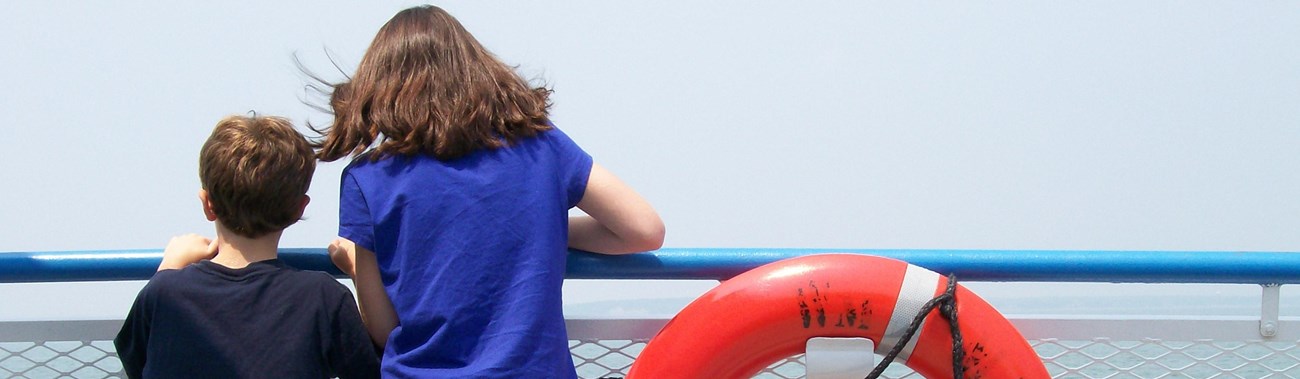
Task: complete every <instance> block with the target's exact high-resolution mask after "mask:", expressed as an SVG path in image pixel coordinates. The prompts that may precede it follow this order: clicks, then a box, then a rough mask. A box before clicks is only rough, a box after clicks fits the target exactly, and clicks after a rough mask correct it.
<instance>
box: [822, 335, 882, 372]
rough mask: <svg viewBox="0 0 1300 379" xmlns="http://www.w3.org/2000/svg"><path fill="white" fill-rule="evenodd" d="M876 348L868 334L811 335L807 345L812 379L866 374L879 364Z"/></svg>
mask: <svg viewBox="0 0 1300 379" xmlns="http://www.w3.org/2000/svg"><path fill="white" fill-rule="evenodd" d="M875 351H876V343H875V342H872V341H871V340H869V339H866V338H858V337H849V338H832V337H813V338H810V339H808V344H807V346H806V347H805V348H804V362H805V364H806V365H807V370H808V371H807V373H808V379H848V378H853V379H861V378H864V377H866V376H867V374H870V373H871V369H873V368H875V366H876V353H875Z"/></svg>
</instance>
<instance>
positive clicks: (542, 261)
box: [316, 6, 664, 378]
mask: <svg viewBox="0 0 1300 379" xmlns="http://www.w3.org/2000/svg"><path fill="white" fill-rule="evenodd" d="M549 95H550V91H549V90H547V89H545V88H534V87H531V86H530V85H529V83H528V82H527V81H525V80H524V79H523V78H522V77H520V76H519V75H518V74H517V73H515V72H514V70H513V69H512V68H511V67H509V66H506V65H505V64H503V63H502V62H500V61H499V60H497V58H496V57H494V56H493V55H492V54H491V53H489V52H488V51H487V50H485V49H484V48H483V46H481V45H480V44H479V43H478V41H477V40H475V39H474V37H473V36H471V35H470V34H469V32H467V31H465V29H464V27H462V26H461V24H460V23H459V22H458V21H456V19H455V18H453V17H452V16H451V15H449V14H447V12H445V11H443V10H442V9H439V8H438V7H434V6H422V7H416V8H411V9H407V10H404V11H401V12H399V13H398V14H397V15H396V16H393V18H392V19H391V20H389V21H388V23H387V24H385V25H384V26H383V27H382V28H381V29H380V30H379V33H378V35H376V36H375V39H374V41H373V42H372V43H371V45H370V47H369V48H368V49H367V50H366V54H365V56H364V57H363V58H362V59H361V63H360V65H359V67H358V68H357V71H356V73H355V75H353V76H352V78H351V80H350V81H348V82H344V83H340V84H337V85H334V91H333V93H332V94H331V96H330V107H331V108H332V111H333V112H334V117H335V118H334V121H333V124H332V125H330V126H329V127H328V128H326V129H325V130H324V131H323V132H321V131H318V132H321V134H322V139H320V140H319V141H317V142H316V145H317V146H316V147H317V148H318V157H319V158H320V159H321V160H324V161H334V160H337V159H341V158H344V157H348V156H355V158H354V159H353V160H352V163H351V164H349V165H348V167H347V168H346V169H345V170H344V171H343V175H342V184H341V193H340V200H339V236H340V239H338V240H336V241H335V242H334V243H333V244H331V245H330V249H329V250H330V254H331V258H333V259H334V260H335V262H336V264H338V265H339V268H340V269H342V270H343V272H345V273H347V274H348V275H350V276H352V278H353V281H354V282H355V284H356V287H357V293H358V297H359V303H360V307H361V312H362V315H363V319H364V321H365V323H366V325H367V329H368V330H369V332H370V334H371V336H372V338H373V339H374V342H375V343H376V345H378V346H380V347H382V348H383V351H384V353H383V360H382V370H383V373H384V375H385V376H387V377H419V378H434V377H474V378H576V374H575V372H574V367H573V363H572V359H571V358H570V355H569V350H568V338H567V336H566V333H565V329H564V319H563V314H562V312H561V307H560V304H561V303H560V286H561V284H562V282H563V279H564V267H565V254H566V251H567V249H566V248H567V247H572V248H576V249H581V250H587V251H592V252H599V253H607V254H623V253H631V252H637V251H646V250H653V249H657V248H659V247H660V246H661V245H662V244H663V235H664V228H663V222H662V221H661V220H660V219H659V216H658V214H656V213H655V211H654V209H653V208H651V206H650V204H648V203H647V202H646V201H645V200H644V199H642V198H641V197H640V196H639V195H637V194H636V192H634V191H633V190H632V189H631V188H629V187H628V186H627V185H625V184H623V183H622V182H621V181H619V180H618V178H616V177H615V176H614V175H613V174H611V173H610V172H609V171H606V170H605V169H604V168H602V167H601V166H600V165H598V164H595V163H593V161H592V158H591V157H590V156H589V155H587V153H585V152H583V151H582V149H581V148H579V147H578V146H577V145H576V144H574V142H573V141H572V140H570V139H569V137H568V136H566V135H565V134H564V133H563V132H561V131H560V130H559V129H556V128H555V126H554V125H552V124H551V121H550V119H549V118H548V116H547V112H548V108H549V107H550V101H549V99H548V96H549ZM575 205H576V206H577V207H578V208H580V209H582V210H583V211H584V212H585V213H586V214H587V215H589V216H580V217H568V210H569V209H570V208H572V207H573V206H575Z"/></svg>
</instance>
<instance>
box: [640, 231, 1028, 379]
mask: <svg viewBox="0 0 1300 379" xmlns="http://www.w3.org/2000/svg"><path fill="white" fill-rule="evenodd" d="M947 283H948V279H947V278H944V277H942V276H940V275H939V274H937V273H935V272H933V271H929V270H926V269H924V268H920V267H917V266H913V265H910V264H907V263H906V262H903V261H899V260H895V259H889V258H884V257H876V256H868V255H855V254H822V255H810V256H804V257H798V258H791V259H786V260H782V261H778V262H774V263H770V264H767V265H764V266H761V267H758V268H755V269H753V270H750V271H747V272H745V273H743V274H740V275H738V276H736V277H735V278H732V279H730V280H727V281H726V282H723V283H722V284H721V285H719V286H718V287H715V288H714V289H712V290H710V291H709V292H707V293H705V294H704V295H702V296H700V297H699V298H698V299H696V300H695V301H694V302H692V303H691V304H690V305H687V306H686V308H685V309H683V310H682V311H681V312H680V313H678V314H677V316H676V317H673V319H672V320H671V321H669V322H668V324H667V325H665V326H664V328H663V330H660V331H659V333H658V334H657V335H655V337H654V338H653V339H651V340H650V342H649V343H648V344H647V345H646V347H645V349H644V350H642V351H641V354H640V356H639V357H638V358H637V359H636V361H635V362H634V363H633V364H632V368H631V369H630V370H629V372H628V378H629V379H632V378H636V379H661V378H683V379H692V378H698V379H723V378H750V377H753V375H755V374H757V373H758V372H759V371H760V370H762V369H763V368H765V367H767V366H768V365H770V364H772V363H773V362H776V361H777V360H779V359H784V358H787V357H790V356H793V355H795V354H799V353H803V352H804V346H805V345H804V344H805V343H806V341H807V340H808V339H809V338H812V337H864V338H868V339H870V340H872V341H873V342H875V344H876V353H877V354H884V353H886V352H888V351H889V350H890V349H891V348H893V347H894V345H896V344H897V343H898V339H899V335H900V334H902V332H903V331H904V330H906V329H907V326H908V324H909V323H910V322H911V321H912V319H913V318H914V317H915V316H916V314H917V313H919V310H920V308H921V307H922V306H923V305H924V304H925V303H926V302H927V301H929V300H930V299H932V298H934V297H935V296H936V295H937V294H940V293H942V292H943V291H944V290H945V288H947ZM956 298H957V311H958V315H959V316H958V317H959V318H958V324H960V325H959V329H960V330H961V334H962V339H963V340H964V349H965V350H966V358H965V362H963V366H964V367H965V374H964V375H963V376H965V377H966V378H986V379H1003V378H1025V379H1038V378H1049V377H1050V376H1049V375H1048V373H1047V369H1046V368H1045V367H1044V366H1043V362H1042V360H1041V359H1039V358H1038V354H1036V353H1035V352H1034V350H1033V348H1031V347H1030V346H1029V343H1028V342H1026V341H1025V339H1024V338H1023V337H1021V336H1020V332H1018V331H1016V329H1015V327H1014V326H1012V325H1011V323H1010V322H1009V321H1007V319H1006V318H1004V317H1002V315H1001V314H999V313H998V312H997V310H995V309H993V307H992V306H990V305H989V304H988V303H987V302H985V301H984V300H983V299H980V298H979V297H978V296H976V295H975V294H974V293H971V292H970V291H969V290H966V288H964V287H962V286H960V285H958V286H957V292H956ZM908 345H911V346H907V347H906V348H904V349H903V352H902V354H899V355H898V357H897V359H896V360H897V361H899V362H903V363H904V364H906V365H907V367H909V368H911V369H912V370H915V371H916V372H917V373H919V374H921V375H922V376H925V377H926V378H931V379H952V375H953V373H952V336H951V335H950V334H949V328H948V324H947V321H946V320H945V319H943V318H942V317H941V316H940V315H939V312H938V311H937V310H936V311H933V312H931V313H930V314H929V315H928V316H926V318H925V321H924V323H923V324H922V326H921V329H920V331H919V332H918V333H916V335H915V336H913V338H912V341H911V342H909V343H908Z"/></svg>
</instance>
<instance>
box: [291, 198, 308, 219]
mask: <svg viewBox="0 0 1300 379" xmlns="http://www.w3.org/2000/svg"><path fill="white" fill-rule="evenodd" d="M310 202H311V196H307V195H302V205H299V206H298V216H297V217H294V218H296V219H299V220H301V219H302V214H303V213H307V203H310Z"/></svg>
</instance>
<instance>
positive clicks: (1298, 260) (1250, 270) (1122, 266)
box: [0, 248, 1300, 284]
mask: <svg viewBox="0 0 1300 379" xmlns="http://www.w3.org/2000/svg"><path fill="white" fill-rule="evenodd" d="M819 253H850V254H870V255H879V256H884V257H889V258H895V259H900V260H903V261H907V262H909V263H912V264H915V265H917V266H921V267H925V268H927V269H930V270H933V271H937V272H940V273H945V274H947V273H955V274H957V276H958V277H959V278H961V279H962V280H968V281H992V282H1113V283H1241V284H1294V283H1300V253H1292V252H1222V251H1078V250H886V249H765V248H667V249H660V250H656V251H652V252H648V253H641V254H632V255H621V256H608V255H600V254H592V253H587V252H581V251H571V252H570V254H569V257H568V262H567V268H568V272H567V274H566V277H567V278H569V279H705V280H725V279H727V278H730V277H732V276H735V275H737V274H740V273H742V272H745V271H747V270H749V269H752V268H754V267H758V266H760V265H763V264H766V263H770V262H774V261H777V260H781V259H785V258H791V257H796V256H801V255H808V254H819ZM161 259H162V250H159V249H138V250H102V251H47V252H10V253H0V283H30V282H74V281H109V280H143V279H148V278H149V277H150V276H152V275H153V272H154V270H155V268H156V267H157V266H158V263H159V262H160V261H161ZM280 259H281V260H283V261H285V263H287V264H289V265H291V266H294V267H298V268H301V269H306V270H317V271H325V272H329V273H332V274H334V275H336V276H338V275H341V274H340V273H339V271H338V270H337V269H336V268H335V267H334V265H333V264H332V263H330V260H329V257H328V256H327V255H326V253H325V249H323V248H286V249H281V250H280Z"/></svg>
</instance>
